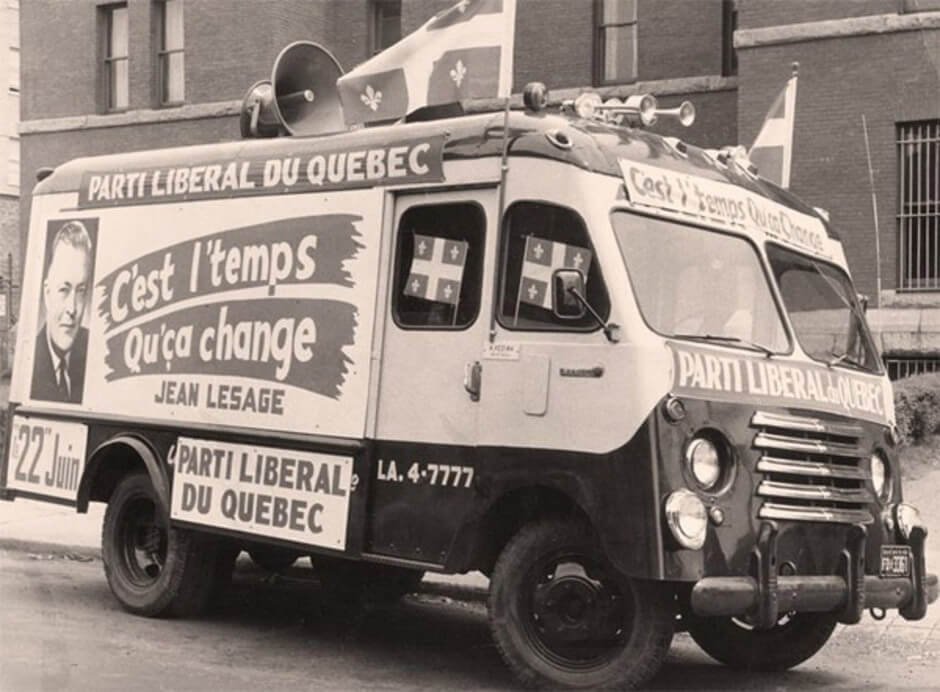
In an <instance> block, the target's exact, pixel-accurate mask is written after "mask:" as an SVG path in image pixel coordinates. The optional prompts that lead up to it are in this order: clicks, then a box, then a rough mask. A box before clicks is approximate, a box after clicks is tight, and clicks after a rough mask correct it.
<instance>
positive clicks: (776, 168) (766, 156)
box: [748, 64, 797, 188]
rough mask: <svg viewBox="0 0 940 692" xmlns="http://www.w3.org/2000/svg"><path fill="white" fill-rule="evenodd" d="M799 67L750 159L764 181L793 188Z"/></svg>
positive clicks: (769, 116)
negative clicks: (794, 128) (791, 175)
mask: <svg viewBox="0 0 940 692" xmlns="http://www.w3.org/2000/svg"><path fill="white" fill-rule="evenodd" d="M796 79H797V72H796V65H795V64H794V68H793V76H791V77H790V79H788V80H787V84H786V86H784V87H783V89H782V90H781V91H780V93H779V94H777V98H776V99H775V100H774V103H773V105H772V106H771V107H770V111H768V113H767V116H766V117H765V118H764V124H763V125H761V128H760V132H758V133H757V137H756V138H755V139H754V143H753V144H752V145H751V150H750V152H748V158H749V159H750V160H751V162H752V163H753V164H754V165H755V166H757V172H758V173H759V174H760V176H761V177H762V178H766V179H767V180H770V181H772V182H774V183H776V184H777V185H779V186H780V187H783V188H789V187H790V162H791V161H792V160H793V121H794V115H795V111H796Z"/></svg>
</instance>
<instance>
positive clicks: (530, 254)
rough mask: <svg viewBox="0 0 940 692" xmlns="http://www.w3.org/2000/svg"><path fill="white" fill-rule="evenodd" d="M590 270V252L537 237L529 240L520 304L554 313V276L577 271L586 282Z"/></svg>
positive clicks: (523, 267) (527, 240) (523, 263)
mask: <svg viewBox="0 0 940 692" xmlns="http://www.w3.org/2000/svg"><path fill="white" fill-rule="evenodd" d="M590 268H591V251H590V250H588V249H587V248H583V247H578V246H577V245H567V244H566V243H559V242H553V241H551V240H545V239H544V238H539V237H537V236H534V235H530V236H526V239H525V258H524V259H523V260H522V280H521V281H520V283H519V300H520V301H522V302H523V303H528V304H529V305H538V306H539V307H540V308H545V309H546V310H551V309H552V291H551V286H552V275H553V274H554V273H555V270H556V269H577V270H578V271H580V272H581V274H582V275H583V276H584V280H585V282H586V281H587V275H588V272H589V271H590Z"/></svg>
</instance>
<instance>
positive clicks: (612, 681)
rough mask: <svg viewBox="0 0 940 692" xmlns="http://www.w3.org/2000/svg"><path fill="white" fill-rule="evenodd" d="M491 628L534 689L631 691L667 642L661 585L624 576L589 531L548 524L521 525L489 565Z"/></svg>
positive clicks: (667, 594) (666, 605) (666, 594)
mask: <svg viewBox="0 0 940 692" xmlns="http://www.w3.org/2000/svg"><path fill="white" fill-rule="evenodd" d="M489 619H490V629H491V631H492V633H493V638H494V640H495V642H496V645H497V647H498V648H499V650H500V653H501V654H502V656H503V658H504V659H505V661H506V663H507V664H508V665H509V667H510V668H511V669H512V671H513V672H514V673H515V674H516V676H517V677H518V678H519V680H520V681H521V682H523V683H524V684H527V685H530V686H537V687H550V688H558V687H592V688H593V687H614V686H617V687H636V686H638V685H642V684H643V683H645V682H646V681H647V680H649V679H650V678H652V677H653V675H655V674H656V672H657V671H658V670H659V668H660V666H661V665H662V663H663V661H664V659H665V657H666V654H667V652H668V651H669V645H670V643H671V641H672V634H673V619H674V607H673V597H672V592H671V591H670V590H669V589H668V587H666V585H664V584H661V583H657V582H652V581H645V580H640V579H630V578H627V577H624V576H623V575H621V574H620V573H618V572H617V571H616V570H615V569H614V568H613V566H611V565H610V563H609V562H608V561H607V559H606V558H605V557H604V555H603V552H602V551H601V549H600V546H599V545H598V544H597V540H596V538H595V537H594V535H593V533H592V532H591V530H590V529H589V528H588V527H587V526H585V525H583V524H580V523H572V522H569V521H562V520H546V521H540V522H537V523H533V524H529V525H528V526H525V527H523V528H522V529H521V530H520V531H519V533H517V534H516V535H515V536H514V537H513V538H512V540H510V541H509V543H508V544H507V546H506V548H505V549H504V550H503V552H502V554H501V555H500V557H499V559H498V560H497V562H496V566H495V568H494V569H493V578H492V581H491V582H490V598H489Z"/></svg>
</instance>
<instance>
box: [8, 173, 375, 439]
mask: <svg viewBox="0 0 940 692" xmlns="http://www.w3.org/2000/svg"><path fill="white" fill-rule="evenodd" d="M381 196H382V195H381V192H379V191H377V190H376V191H373V190H368V189H366V190H349V191H337V192H335V193H333V194H331V195H328V196H325V195H315V196H314V195H283V196H281V197H279V198H277V199H271V200H266V201H265V202H264V203H263V204H259V201H258V200H257V199H253V198H251V197H247V198H235V199H227V200H225V201H224V202H223V201H221V200H206V201H204V202H196V203H189V204H187V206H186V208H185V209H184V208H183V207H181V206H180V205H179V204H161V205H153V206H151V207H150V208H149V209H148V210H147V213H146V214H142V213H140V210H139V208H135V207H112V208H102V209H99V210H97V213H98V216H97V217H87V216H85V217H83V216H82V215H81V214H77V215H76V216H75V218H76V219H78V220H83V223H84V225H86V226H89V227H92V226H93V227H96V228H97V234H96V237H95V239H94V243H93V245H94V247H93V249H92V251H93V253H94V255H93V256H94V263H93V273H94V276H92V277H91V279H90V284H91V286H92V291H93V292H90V298H89V300H88V307H87V309H86V310H85V315H84V319H83V326H84V327H87V333H88V349H87V354H88V355H87V364H86V366H85V367H86V373H85V377H84V385H83V392H82V393H79V394H83V395H82V396H78V397H76V399H77V400H79V401H81V405H82V408H83V409H87V410H89V411H90V412H95V413H103V414H112V415H122V416H130V417H136V418H140V419H148V420H154V421H167V422H170V421H172V422H173V423H174V424H183V423H196V424H200V423H201V424H221V425H230V426H239V427H247V428H255V429H267V430H275V431H289V432H296V433H311V434H326V435H341V436H357V435H361V434H362V433H363V429H364V425H365V409H366V396H367V390H368V376H369V367H370V344H371V340H372V329H373V323H374V315H373V312H374V300H375V280H376V279H375V277H376V275H377V262H378V257H377V253H378V237H377V234H376V233H375V231H374V229H377V228H379V226H380V221H381V219H380V215H381ZM86 214H87V212H86ZM54 221H55V222H54V223H52V222H50V223H52V225H53V226H57V225H62V224H64V223H68V219H66V218H65V217H63V218H62V219H59V220H54ZM49 242H52V241H48V240H47V243H49ZM38 254H39V258H38V259H37V258H31V259H30V261H31V263H32V264H31V266H28V267H27V271H32V272H36V273H37V275H40V276H41V275H42V272H43V268H42V267H41V266H39V263H40V261H41V257H42V254H43V253H38ZM26 285H27V287H34V288H32V289H31V290H32V292H33V293H34V294H35V293H36V292H39V293H42V289H41V285H42V281H29V282H27V283H26ZM24 300H29V301H36V302H37V303H39V302H41V298H40V296H39V295H33V296H25V297H24ZM28 319H29V320H33V319H35V320H36V322H37V324H36V325H35V326H34V327H33V329H34V330H35V331H31V333H33V334H36V333H41V331H42V327H43V325H42V317H41V316H39V317H36V316H32V315H31V316H29V317H28ZM80 319H81V318H80ZM24 327H25V328H27V329H29V326H27V325H24ZM40 352H42V351H41V349H39V350H37V353H40ZM36 367H38V366H35V365H34V369H35V368H36ZM72 379H73V381H76V382H77V379H76V378H72ZM63 403H65V402H63ZM66 405H67V404H66Z"/></svg>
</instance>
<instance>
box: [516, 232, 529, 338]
mask: <svg viewBox="0 0 940 692" xmlns="http://www.w3.org/2000/svg"><path fill="white" fill-rule="evenodd" d="M531 237H532V236H531V235H527V236H526V237H525V249H524V250H523V251H522V267H523V268H524V267H525V258H526V257H528V256H529V239H530V238H531ZM524 283H525V281H523V276H522V269H521V268H520V269H519V290H518V291H516V312H515V316H514V317H513V320H512V326H513V327H515V326H517V325H518V324H519V303H520V302H521V301H522V285H523V284H524Z"/></svg>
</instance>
